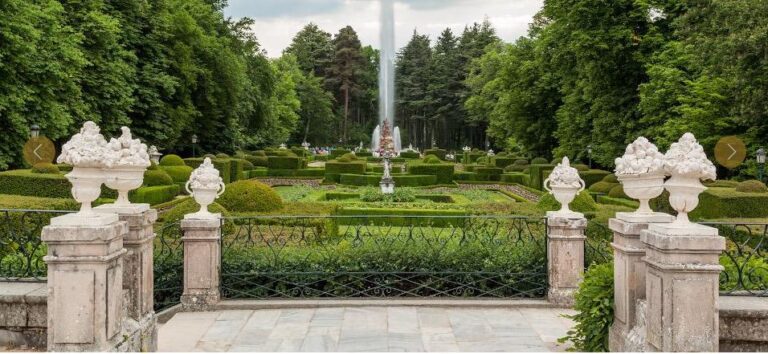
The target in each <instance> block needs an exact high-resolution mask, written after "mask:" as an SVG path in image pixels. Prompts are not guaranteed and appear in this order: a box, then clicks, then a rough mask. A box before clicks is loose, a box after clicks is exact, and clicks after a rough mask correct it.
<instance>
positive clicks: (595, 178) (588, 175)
mask: <svg viewBox="0 0 768 354" xmlns="http://www.w3.org/2000/svg"><path fill="white" fill-rule="evenodd" d="M610 174H611V173H610V172H608V171H603V170H587V171H579V176H581V179H583V180H584V184H586V185H587V188H589V186H591V185H593V184H595V183H597V182H600V181H602V180H603V178H605V177H606V176H608V175H610Z"/></svg>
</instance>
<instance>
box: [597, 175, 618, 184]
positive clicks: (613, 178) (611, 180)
mask: <svg viewBox="0 0 768 354" xmlns="http://www.w3.org/2000/svg"><path fill="white" fill-rule="evenodd" d="M601 181H603V182H608V183H619V179H618V177H616V174H614V173H610V174H607V175H605V177H603V179H602V180H601Z"/></svg>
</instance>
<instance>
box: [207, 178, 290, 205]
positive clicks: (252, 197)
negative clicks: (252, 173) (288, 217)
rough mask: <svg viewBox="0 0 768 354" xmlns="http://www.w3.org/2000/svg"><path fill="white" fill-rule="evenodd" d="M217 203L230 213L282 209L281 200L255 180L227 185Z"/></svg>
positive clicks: (268, 188) (271, 190)
mask: <svg viewBox="0 0 768 354" xmlns="http://www.w3.org/2000/svg"><path fill="white" fill-rule="evenodd" d="M217 202H218V203H219V204H221V205H222V206H223V207H224V208H226V209H227V210H229V211H232V212H269V211H274V210H279V209H281V208H282V207H283V199H282V198H280V196H279V195H278V194H277V193H276V192H275V191H274V190H273V189H272V188H271V187H269V186H268V185H266V184H264V183H261V182H257V181H255V180H248V181H237V182H234V183H231V184H228V185H227V189H226V191H224V193H223V194H222V195H221V197H219V199H218V200H217Z"/></svg>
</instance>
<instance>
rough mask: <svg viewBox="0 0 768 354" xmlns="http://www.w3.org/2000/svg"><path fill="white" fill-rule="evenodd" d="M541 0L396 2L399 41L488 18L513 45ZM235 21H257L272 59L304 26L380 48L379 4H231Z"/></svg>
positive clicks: (241, 0)
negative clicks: (344, 32) (348, 31)
mask: <svg viewBox="0 0 768 354" xmlns="http://www.w3.org/2000/svg"><path fill="white" fill-rule="evenodd" d="M542 2H543V0H396V3H395V21H396V28H397V30H396V31H397V33H396V35H395V36H396V39H395V40H396V43H397V46H398V48H400V47H402V46H403V45H405V43H406V42H407V41H408V39H409V38H410V37H411V34H412V33H413V30H414V29H416V30H418V31H419V33H426V34H429V35H430V38H432V39H434V38H436V37H437V36H438V34H440V32H441V31H442V30H443V29H444V28H446V27H450V28H451V29H453V30H454V32H455V33H461V30H462V29H463V28H464V26H465V25H466V24H471V23H473V22H480V21H482V20H483V18H485V17H486V16H487V17H488V19H489V20H490V21H491V23H493V25H494V27H495V28H496V30H497V32H498V34H499V36H500V37H501V38H502V39H504V40H505V41H513V40H515V39H516V38H517V37H519V36H521V35H524V34H525V32H526V31H527V29H528V24H529V23H530V22H531V19H532V18H533V15H534V14H536V12H537V11H538V10H539V8H540V7H541V5H542ZM225 13H226V15H227V16H231V17H234V18H238V17H244V16H247V17H251V18H253V19H255V20H256V24H255V25H254V26H253V31H254V33H255V34H256V36H257V37H258V38H259V42H261V45H262V47H264V49H266V50H267V53H268V54H269V56H271V57H276V56H279V55H280V53H281V52H282V50H283V49H284V48H285V47H287V46H288V45H289V44H290V42H291V39H292V38H293V36H294V35H295V34H296V32H298V31H299V30H301V28H302V27H304V25H306V24H307V23H309V22H314V23H316V24H317V25H318V26H320V27H321V28H322V29H323V30H325V31H327V32H330V33H332V34H335V33H336V32H338V30H339V28H341V27H344V26H346V25H351V26H352V27H354V28H355V30H356V31H357V32H358V35H359V36H360V40H361V41H362V42H363V45H367V44H370V45H373V46H374V47H378V45H379V2H378V1H377V0H229V7H228V8H227V9H226V10H225Z"/></svg>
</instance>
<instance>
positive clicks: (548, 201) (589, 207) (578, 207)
mask: <svg viewBox="0 0 768 354" xmlns="http://www.w3.org/2000/svg"><path fill="white" fill-rule="evenodd" d="M538 206H539V207H540V208H542V209H543V210H546V211H556V210H560V202H558V201H557V200H556V199H555V197H553V196H552V195H551V194H548V193H547V194H544V195H543V196H542V197H541V199H540V200H539V203H538ZM569 207H570V209H571V210H573V211H577V212H581V213H589V212H594V211H596V210H597V203H595V200H594V199H592V196H591V195H589V192H587V191H583V192H581V193H579V194H578V195H576V198H575V199H574V200H573V202H571V204H570V205H569Z"/></svg>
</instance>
